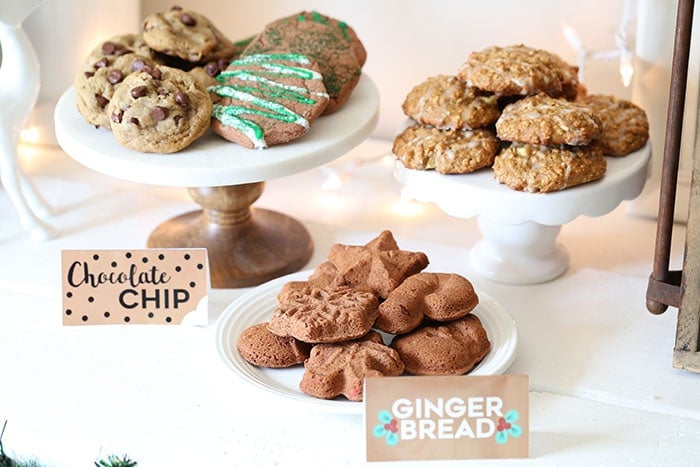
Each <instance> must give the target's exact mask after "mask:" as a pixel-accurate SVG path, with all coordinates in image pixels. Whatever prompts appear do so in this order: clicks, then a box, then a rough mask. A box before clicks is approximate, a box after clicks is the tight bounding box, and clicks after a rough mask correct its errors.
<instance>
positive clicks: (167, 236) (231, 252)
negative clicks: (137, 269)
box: [148, 182, 313, 289]
mask: <svg viewBox="0 0 700 467" xmlns="http://www.w3.org/2000/svg"><path fill="white" fill-rule="evenodd" d="M263 188H264V182H257V183H248V184H243V185H234V186H222V187H206V188H189V189H188V191H189V193H190V195H191V196H192V198H193V199H194V201H195V202H196V203H197V204H199V205H200V206H202V208H203V209H202V210H198V211H193V212H189V213H187V214H183V215H181V216H178V217H175V218H173V219H170V220H169V221H166V222H165V223H163V224H161V225H160V226H159V227H157V228H156V229H155V230H154V231H153V233H152V234H151V236H150V237H149V239H148V247H149V248H199V247H204V248H207V251H208V256H209V270H210V274H211V286H212V287H214V288H219V289H223V288H238V287H249V286H253V285H258V284H261V283H263V282H266V281H269V280H271V279H274V278H276V277H280V276H283V275H285V274H289V273H292V272H296V271H298V270H300V269H301V268H302V267H303V266H304V265H305V264H306V263H307V262H308V261H309V259H310V258H311V254H312V253H313V241H312V240H311V236H310V235H309V233H308V231H307V230H306V228H305V227H304V226H303V225H302V224H301V223H300V222H298V221H296V220H295V219H292V218H291V217H289V216H286V215H284V214H280V213H278V212H274V211H269V210H266V209H257V208H253V207H251V205H252V204H253V203H254V202H255V201H256V200H257V199H258V198H259V197H260V195H261V194H262V192H263Z"/></svg>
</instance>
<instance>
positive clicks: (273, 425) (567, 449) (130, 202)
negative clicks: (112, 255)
mask: <svg viewBox="0 0 700 467" xmlns="http://www.w3.org/2000/svg"><path fill="white" fill-rule="evenodd" d="M390 148H391V143H390V142H387V141H381V140H368V141H366V142H364V143H363V144H361V145H360V146H358V147H357V148H356V149H354V150H353V151H351V152H350V153H349V154H347V155H346V156H343V157H342V158H340V159H339V160H337V161H335V162H333V163H331V164H329V165H327V166H323V167H321V168H318V169H313V170H309V171H306V172H303V173H299V174H296V175H292V176H288V177H284V178H279V179H274V180H270V181H268V182H267V184H266V189H265V192H264V193H263V196H262V197H261V199H260V200H259V201H258V202H257V203H256V204H255V206H259V207H265V208H269V209H276V210H280V211H282V212H284V213H286V214H289V215H292V216H294V217H295V218H297V219H298V220H300V221H302V222H303V223H304V224H305V225H306V227H307V228H308V229H309V231H310V233H311V236H312V237H313V239H314V242H315V252H314V255H313V257H312V259H311V261H310V263H309V265H308V267H313V266H315V265H316V264H318V263H319V262H320V261H322V260H323V259H324V258H325V256H326V254H327V252H328V249H329V248H330V246H331V245H332V244H333V243H335V242H344V243H362V242H365V241H367V240H369V239H371V238H373V237H374V236H375V235H376V234H377V233H378V232H379V231H381V230H383V229H390V230H392V231H393V232H394V234H395V236H396V237H397V239H398V242H399V245H400V246H401V247H402V248H407V249H420V250H422V251H424V252H426V253H427V254H428V256H429V258H430V260H431V264H430V268H431V269H432V270H436V271H438V270H442V271H455V272H458V273H461V274H463V275H465V276H467V277H468V278H470V279H471V280H472V282H473V283H474V284H475V286H476V287H477V289H480V290H483V291H485V292H486V293H488V294H489V295H491V296H492V297H494V298H496V299H497V300H498V301H499V302H500V303H501V304H502V305H503V306H505V307H506V308H507V309H508V310H509V311H510V312H511V314H512V315H513V316H514V317H515V319H516V321H517V323H518V328H519V337H520V340H519V345H518V349H517V355H516V358H515V361H514V362H513V364H512V366H511V367H510V368H509V369H508V370H507V372H508V373H511V374H528V375H529V376H530V386H531V387H530V410H531V415H530V419H531V426H530V430H531V434H530V439H531V443H530V450H531V458H530V459H526V460H510V461H491V462H489V463H488V465H537V466H550V465H552V466H554V465H557V466H558V465H565V466H590V465H611V466H620V465H630V466H647V465H648V466H657V465H664V466H686V465H700V443H699V442H698V441H700V375H697V374H693V373H688V372H684V371H681V370H676V369H673V368H672V366H671V359H672V348H673V342H674V336H675V319H676V310H674V309H670V310H669V311H667V312H666V313H665V314H663V315H660V316H654V315H652V314H650V313H649V312H648V311H647V310H646V308H645V305H644V302H645V298H644V297H645V292H646V286H647V279H648V276H649V273H650V272H651V264H652V256H653V247H654V237H655V232H656V223H655V221H654V220H651V219H641V218H636V217H631V216H629V215H628V214H627V207H628V206H627V205H626V203H623V204H622V205H621V206H620V207H618V208H617V209H615V210H614V211H613V212H611V213H609V214H606V215H604V216H602V217H596V218H588V217H579V218H577V219H575V220H574V221H572V222H571V223H569V224H566V225H565V226H564V227H563V228H562V232H561V234H560V237H559V240H560V242H562V243H563V244H565V246H566V247H567V249H568V250H569V253H570V255H571V265H570V268H569V270H568V271H567V272H566V273H565V274H564V275H563V276H562V277H560V278H558V279H556V280H554V281H552V282H549V283H545V284H539V285H532V286H515V285H504V284H498V283H495V282H490V281H488V280H486V279H484V278H482V277H480V276H479V274H478V272H477V271H473V270H471V269H470V266H469V262H468V256H469V251H470V248H471V247H472V246H473V245H474V244H475V243H476V242H477V241H478V240H479V239H480V234H479V232H478V229H477V224H476V220H474V219H457V218H452V217H450V216H448V215H446V214H445V213H444V212H442V211H441V210H440V209H438V208H436V207H434V206H432V205H421V204H418V203H411V202H406V201H401V197H400V194H401V186H400V185H399V184H398V183H397V182H396V181H395V180H394V179H393V177H392V167H391V165H390V164H387V163H385V162H384V161H383V160H382V159H381V156H382V155H385V154H388V153H389V151H390ZM23 149H24V150H23V162H24V165H25V167H26V168H27V171H28V172H29V173H30V175H31V176H32V177H33V179H34V181H35V182H36V184H37V186H38V187H39V188H40V190H41V191H42V193H43V194H44V195H45V196H46V197H47V198H48V199H49V200H50V201H51V202H52V204H53V205H54V207H55V208H56V209H57V214H56V216H55V217H54V218H53V219H52V220H51V222H52V224H53V225H54V226H55V227H56V228H57V229H58V230H59V232H60V236H59V237H58V238H56V239H54V240H51V241H47V242H43V243H37V242H35V241H32V240H31V239H30V238H29V236H28V235H27V234H26V233H25V232H24V231H23V230H22V229H21V228H20V226H19V223H18V220H17V218H16V216H15V213H14V211H13V208H12V205H11V203H10V202H9V199H8V198H7V194H6V193H5V192H4V191H2V190H1V189H0V258H2V262H0V423H2V421H3V420H5V419H6V420H8V425H7V430H6V432H5V435H4V437H3V444H4V446H5V448H6V450H7V451H8V453H9V454H10V455H13V454H14V455H15V456H16V457H19V458H24V459H26V458H32V457H34V458H36V459H37V460H39V461H40V462H41V463H42V465H46V466H56V467H63V466H66V467H75V466H89V465H93V462H94V461H95V460H96V459H97V458H100V457H105V456H106V455H107V454H124V453H126V454H128V455H129V456H130V457H131V458H133V459H135V460H137V461H138V462H139V464H138V465H139V466H164V465H172V466H199V465H202V466H234V465H235V466H238V465H240V466H252V465H255V466H267V465H297V464H301V463H303V464H304V465H319V466H335V465H363V464H365V462H364V448H363V446H364V444H363V436H364V432H363V427H362V420H361V417H360V416H357V415H342V414H329V413H324V412H319V411H313V410H309V409H308V407H306V406H304V407H303V408H302V407H296V406H294V405H293V404H290V403H289V402H288V401H281V400H279V399H277V398H275V397H273V396H270V395H268V394H265V393H263V392H261V391H256V390H254V389H253V388H252V387H251V386H250V385H249V384H247V383H245V382H243V381H241V380H240V379H238V377H237V376H236V375H234V374H233V373H232V372H231V371H230V370H229V369H228V368H227V367H226V366H225V364H224V363H223V361H222V360H221V358H220V357H219V355H218V354H217V351H216V346H215V336H214V331H215V321H216V318H217V317H218V316H219V314H220V313H221V312H222V311H223V310H224V309H225V308H226V307H227V306H228V305H229V304H230V303H231V302H232V301H233V300H234V299H235V298H236V297H238V296H240V295H241V294H242V293H244V292H245V291H246V290H248V289H221V290H213V291H212V293H211V300H210V324H209V325H208V326H206V327H182V326H180V327H176V326H172V327H166V326H164V327H159V326H141V327H137V326H132V327H128V326H126V327H122V326H114V327H109V326H103V327H99V326H90V327H62V325H61V306H60V297H61V293H60V280H59V277H60V274H59V258H60V252H61V250H62V249H90V248H94V249H99V248H124V249H126V248H137V247H139V248H140V247H144V245H145V242H146V239H147V237H148V235H149V233H150V232H151V231H152V229H153V228H155V227H156V226H157V225H158V224H160V223H161V222H163V221H164V220H166V219H168V218H169V217H172V216H175V215H179V214H181V213H183V212H186V211H189V210H192V209H195V208H196V206H195V205H194V203H193V202H192V201H191V200H190V199H189V198H188V196H187V194H186V192H185V190H184V189H182V188H169V187H158V186H151V185H142V184H137V183H133V182H127V181H121V180H118V179H115V178H110V177H108V176H105V175H101V174H98V173H96V172H93V171H91V170H89V169H87V168H85V167H83V166H81V165H79V164H78V163H77V162H75V161H73V160H72V159H71V158H69V157H68V156H67V155H66V154H64V153H63V152H61V151H60V150H58V149H46V148H44V149H37V148H32V147H27V148H23ZM349 168H353V170H350V171H347V172H346V173H345V174H344V178H345V183H344V184H343V185H342V186H341V187H340V189H338V190H336V191H330V192H329V191H324V190H322V189H321V186H322V184H323V183H324V181H326V177H327V175H328V171H329V170H330V169H336V170H340V171H341V172H343V171H345V170H346V169H349ZM678 227H679V228H678V229H677V231H676V233H675V234H674V245H673V249H672V252H673V255H672V267H675V268H680V266H681V261H682V251H683V242H684V232H685V230H684V228H683V226H678ZM443 464H444V463H441V464H440V465H443ZM448 464H449V463H448ZM458 464H459V465H463V464H464V465H482V464H483V462H479V461H471V462H455V463H452V464H449V465H458ZM379 465H396V464H388V463H387V464H382V463H379ZM407 465H420V463H408V464H407ZM428 465H436V464H435V463H428Z"/></svg>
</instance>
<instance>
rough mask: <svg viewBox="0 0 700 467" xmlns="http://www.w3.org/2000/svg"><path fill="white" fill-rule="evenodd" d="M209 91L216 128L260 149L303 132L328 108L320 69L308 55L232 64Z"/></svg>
mask: <svg viewBox="0 0 700 467" xmlns="http://www.w3.org/2000/svg"><path fill="white" fill-rule="evenodd" d="M216 80H217V81H218V83H219V84H217V85H214V86H210V87H209V88H208V90H209V91H210V92H211V93H212V94H214V95H216V96H218V97H219V98H220V99H218V101H217V103H216V104H215V105H214V107H213V111H212V117H213V120H212V129H213V130H214V131H215V132H216V133H218V134H219V135H221V136H222V137H223V138H225V139H227V140H229V141H233V142H235V143H238V144H240V145H242V146H245V147H247V148H255V149H262V148H266V147H268V146H271V145H274V144H281V143H286V142H288V141H292V140H294V139H296V138H299V137H300V136H302V135H303V134H305V133H306V132H307V131H308V130H309V128H310V126H311V124H312V123H313V122H314V120H315V119H316V118H317V117H318V116H319V115H320V114H321V113H322V112H323V110H324V109H325V108H326V105H327V104H328V93H327V92H326V88H325V86H324V84H323V77H322V76H321V74H320V73H319V71H318V67H317V66H316V65H315V64H314V63H313V62H312V61H311V60H309V58H308V57H306V56H305V55H300V54H293V53H271V54H258V55H248V56H245V57H243V58H240V59H238V60H234V61H233V62H232V63H231V64H230V65H229V67H228V68H227V69H226V70H224V71H222V72H221V73H220V74H219V75H218V76H217V78H216Z"/></svg>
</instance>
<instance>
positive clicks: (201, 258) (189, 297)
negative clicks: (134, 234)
mask: <svg viewBox="0 0 700 467" xmlns="http://www.w3.org/2000/svg"><path fill="white" fill-rule="evenodd" d="M61 275H62V279H61V280H62V286H63V288H62V292H63V308H62V315H63V324H64V325H65V326H79V325H96V324H97V325H99V324H122V325H124V324H165V325H169V324H195V325H206V324H207V320H208V295H209V266H208V262H207V250H206V249H204V248H187V249H184V248H171V249H168V248H165V249H143V250H63V251H61Z"/></svg>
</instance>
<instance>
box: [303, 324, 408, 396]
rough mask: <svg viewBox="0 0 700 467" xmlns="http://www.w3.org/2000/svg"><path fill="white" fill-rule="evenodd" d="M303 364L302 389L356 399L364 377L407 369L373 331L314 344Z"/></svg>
mask: <svg viewBox="0 0 700 467" xmlns="http://www.w3.org/2000/svg"><path fill="white" fill-rule="evenodd" d="M304 367H305V370H304V375H303V377H302V380H301V383H300V384H299V389H301V391H302V392H304V393H306V394H308V395H310V396H313V397H317V398H320V399H333V398H335V397H338V396H341V395H342V396H345V397H346V398H348V399H349V400H351V401H357V402H359V401H362V399H363V386H364V379H365V378H368V377H378V376H399V375H400V374H401V373H403V371H404V364H403V362H402V361H401V358H399V355H398V353H397V352H396V351H395V350H394V349H392V348H390V347H388V346H386V345H384V343H383V342H382V338H381V336H380V335H379V334H378V333H376V332H374V331H372V332H371V333H370V334H368V335H367V336H366V337H364V338H363V339H359V340H355V341H350V342H342V343H339V344H319V345H316V346H314V348H313V349H311V356H310V357H309V359H308V360H307V361H306V363H305V364H304Z"/></svg>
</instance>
